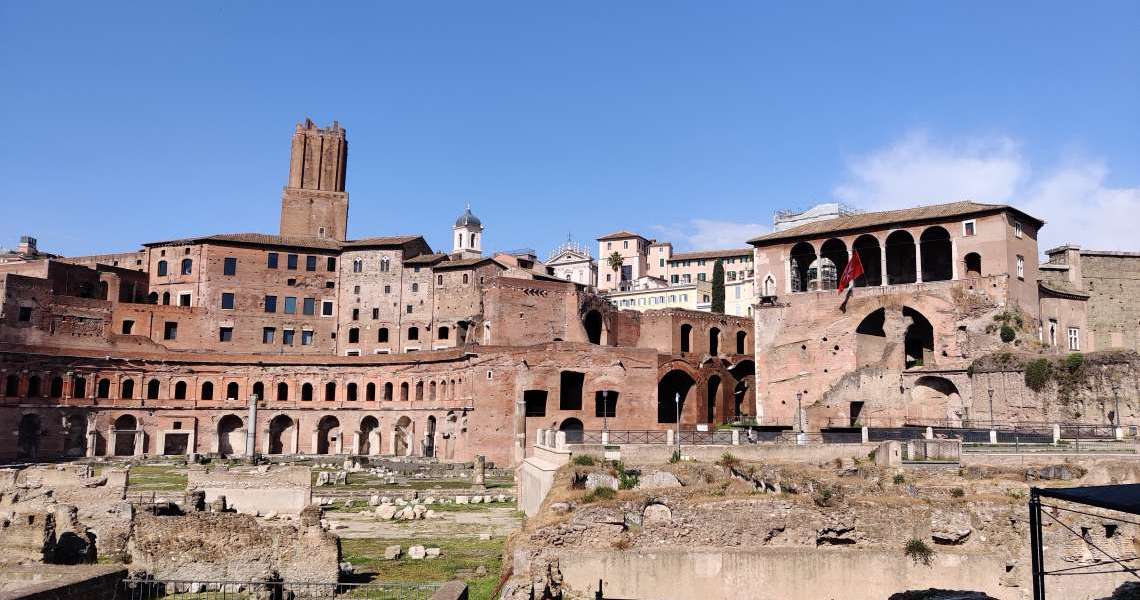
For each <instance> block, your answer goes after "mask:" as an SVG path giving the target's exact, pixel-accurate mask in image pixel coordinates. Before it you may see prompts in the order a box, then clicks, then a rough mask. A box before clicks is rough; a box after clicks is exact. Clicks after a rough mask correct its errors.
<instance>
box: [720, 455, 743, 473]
mask: <svg viewBox="0 0 1140 600" xmlns="http://www.w3.org/2000/svg"><path fill="white" fill-rule="evenodd" d="M716 464H717V466H718V467H722V468H724V469H734V468H736V467H739V466H740V459H739V458H736V457H735V456H733V454H732V453H731V452H725V453H724V454H721V455H720V460H718V461H716Z"/></svg>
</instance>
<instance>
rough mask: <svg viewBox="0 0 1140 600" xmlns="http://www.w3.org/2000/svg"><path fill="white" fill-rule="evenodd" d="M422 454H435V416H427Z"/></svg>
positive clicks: (429, 455)
mask: <svg viewBox="0 0 1140 600" xmlns="http://www.w3.org/2000/svg"><path fill="white" fill-rule="evenodd" d="M424 456H428V457H431V456H435V417H428V418H427V432H426V434H425V435H424Z"/></svg>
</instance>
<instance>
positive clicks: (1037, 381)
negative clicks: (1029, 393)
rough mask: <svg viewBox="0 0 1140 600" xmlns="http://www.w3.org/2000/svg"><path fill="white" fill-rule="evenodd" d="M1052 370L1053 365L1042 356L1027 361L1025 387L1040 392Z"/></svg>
mask: <svg viewBox="0 0 1140 600" xmlns="http://www.w3.org/2000/svg"><path fill="white" fill-rule="evenodd" d="M1052 372H1053V366H1052V365H1051V364H1049V361H1048V360H1046V359H1044V358H1038V359H1037V360H1031V361H1029V362H1028V363H1026V365H1025V387H1027V388H1029V389H1031V390H1033V391H1035V392H1040V391H1041V390H1043V389H1045V384H1047V383H1049V376H1050V375H1051V374H1052Z"/></svg>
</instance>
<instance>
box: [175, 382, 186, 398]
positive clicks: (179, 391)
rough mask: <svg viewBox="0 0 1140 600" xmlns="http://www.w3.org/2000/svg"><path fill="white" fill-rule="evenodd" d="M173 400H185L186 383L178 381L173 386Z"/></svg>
mask: <svg viewBox="0 0 1140 600" xmlns="http://www.w3.org/2000/svg"><path fill="white" fill-rule="evenodd" d="M174 399H175V400H185V399H186V382H185V381H179V382H178V383H175V384H174Z"/></svg>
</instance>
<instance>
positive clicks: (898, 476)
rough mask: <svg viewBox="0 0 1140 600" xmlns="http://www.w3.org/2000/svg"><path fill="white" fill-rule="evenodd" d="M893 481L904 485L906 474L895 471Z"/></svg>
mask: <svg viewBox="0 0 1140 600" xmlns="http://www.w3.org/2000/svg"><path fill="white" fill-rule="evenodd" d="M891 482H892V483H894V484H895V485H902V484H904V483H906V476H905V475H903V474H902V473H895V476H894V477H892V478H891Z"/></svg>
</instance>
